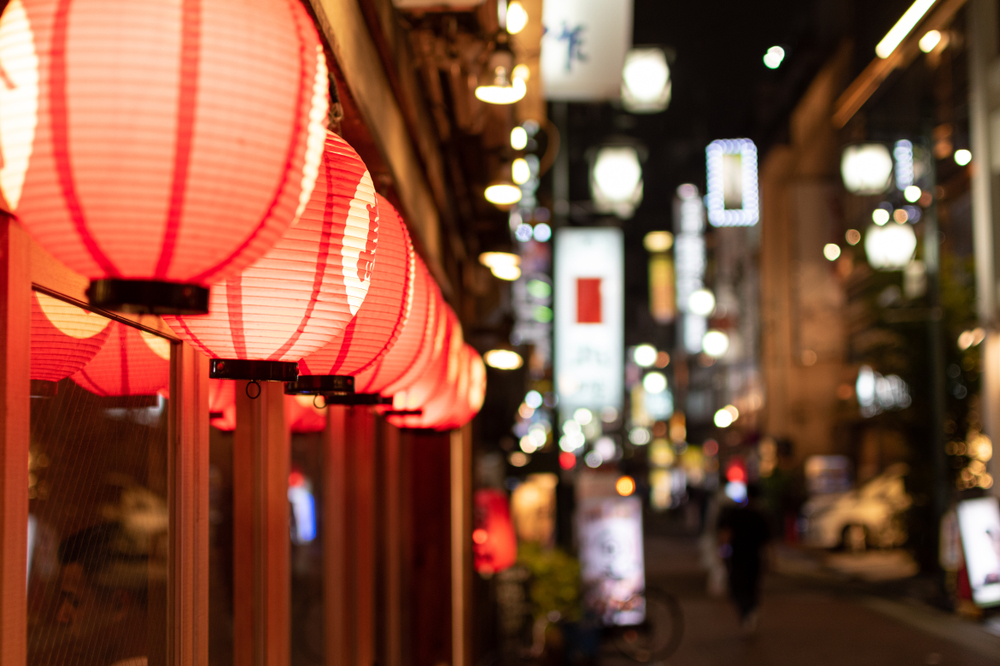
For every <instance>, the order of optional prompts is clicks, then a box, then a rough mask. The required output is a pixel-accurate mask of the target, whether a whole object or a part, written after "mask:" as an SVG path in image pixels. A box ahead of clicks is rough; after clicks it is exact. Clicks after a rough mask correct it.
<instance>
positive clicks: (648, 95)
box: [621, 48, 672, 113]
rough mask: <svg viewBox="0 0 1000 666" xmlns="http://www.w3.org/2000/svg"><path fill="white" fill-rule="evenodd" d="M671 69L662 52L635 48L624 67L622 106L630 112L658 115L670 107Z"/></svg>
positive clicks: (661, 50) (660, 50)
mask: <svg viewBox="0 0 1000 666" xmlns="http://www.w3.org/2000/svg"><path fill="white" fill-rule="evenodd" d="M671 87H672V86H671V83H670V67H669V66H668V65H667V56H666V54H665V53H664V52H663V49H659V48H641V49H632V50H631V51H629V52H628V53H627V54H626V55H625V65H624V67H623V68H622V88H621V95H622V105H623V106H624V107H625V110H626V111H629V112H631V113H656V112H659V111H663V110H664V109H666V108H667V106H668V105H669V104H670V95H671Z"/></svg>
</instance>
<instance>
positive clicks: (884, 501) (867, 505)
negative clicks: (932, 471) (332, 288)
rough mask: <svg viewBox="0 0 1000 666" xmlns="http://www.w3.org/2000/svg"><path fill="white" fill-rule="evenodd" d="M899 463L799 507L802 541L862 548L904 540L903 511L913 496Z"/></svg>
mask: <svg viewBox="0 0 1000 666" xmlns="http://www.w3.org/2000/svg"><path fill="white" fill-rule="evenodd" d="M907 471H908V468H907V466H906V465H904V464H902V463H900V464H896V465H892V466H890V467H889V468H888V469H886V470H885V471H884V472H882V473H881V474H879V475H878V476H876V477H875V478H873V479H871V480H870V481H868V482H867V483H865V484H863V485H862V486H861V487H859V488H855V489H854V490H851V491H849V492H846V493H833V494H830V495H821V496H819V497H814V498H813V499H811V500H809V501H808V502H806V503H805V505H804V506H803V507H802V517H803V521H804V523H805V525H804V530H803V532H804V534H805V543H806V545H809V546H815V547H818V548H838V547H843V548H845V549H847V550H849V551H855V552H857V551H863V550H865V549H866V548H869V547H878V548H893V547H896V546H901V545H902V544H903V543H904V542H905V541H906V527H905V523H904V520H903V512H904V511H906V509H908V508H909V507H910V504H911V503H912V500H911V498H910V496H909V494H907V492H906V486H905V484H904V481H903V477H904V476H905V475H906V473H907Z"/></svg>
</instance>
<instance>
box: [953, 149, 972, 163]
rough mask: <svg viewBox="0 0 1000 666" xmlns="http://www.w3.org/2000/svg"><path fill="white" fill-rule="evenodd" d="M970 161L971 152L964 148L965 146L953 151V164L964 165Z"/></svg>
mask: <svg viewBox="0 0 1000 666" xmlns="http://www.w3.org/2000/svg"><path fill="white" fill-rule="evenodd" d="M971 161H972V152H971V151H969V150H966V149H965V148H959V149H958V150H956V151H955V164H957V165H958V166H965V165H966V164H968V163H969V162H971Z"/></svg>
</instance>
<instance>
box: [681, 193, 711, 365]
mask: <svg viewBox="0 0 1000 666" xmlns="http://www.w3.org/2000/svg"><path fill="white" fill-rule="evenodd" d="M674 222H675V223H674V227H675V229H676V231H677V234H676V236H675V237H674V263H675V269H674V270H675V272H676V278H675V279H676V282H677V303H676V305H677V308H678V309H679V310H680V311H681V312H683V313H684V316H683V318H682V320H681V339H682V341H683V344H684V349H686V350H687V351H688V353H690V354H697V353H699V352H700V351H701V339H702V337H704V335H705V332H706V331H707V330H708V320H706V319H705V317H704V316H703V315H699V314H696V313H693V312H691V311H690V307H689V303H690V300H691V294H693V293H694V292H696V291H698V290H700V289H702V288H703V287H704V286H705V283H704V277H705V266H706V260H705V237H704V230H705V208H704V206H703V205H702V203H701V198H700V197H699V196H698V188H697V187H695V186H694V185H690V184H687V185H681V186H680V187H678V188H677V198H676V199H674Z"/></svg>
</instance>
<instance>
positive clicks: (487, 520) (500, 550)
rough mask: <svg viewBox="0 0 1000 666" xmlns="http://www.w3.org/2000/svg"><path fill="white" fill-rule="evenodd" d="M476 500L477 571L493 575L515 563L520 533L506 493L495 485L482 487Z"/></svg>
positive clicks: (477, 492) (474, 533)
mask: <svg viewBox="0 0 1000 666" xmlns="http://www.w3.org/2000/svg"><path fill="white" fill-rule="evenodd" d="M473 503H474V504H475V523H474V525H475V526H474V529H473V531H472V554H473V565H474V566H475V567H476V571H477V572H478V573H481V574H487V575H490V574H495V573H500V572H501V571H503V570H504V569H508V568H510V567H512V566H514V563H515V562H517V535H516V534H515V533H514V523H513V521H511V519H510V505H509V503H508V500H507V494H506V493H505V492H503V491H502V490H497V489H495V488H480V489H479V490H477V491H476V492H475V495H474V496H473Z"/></svg>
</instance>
